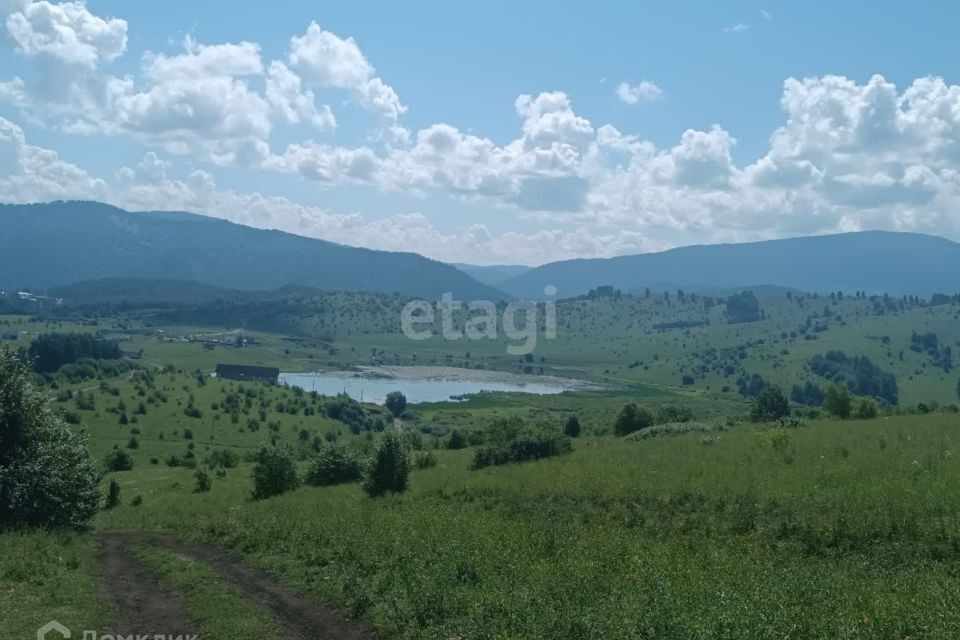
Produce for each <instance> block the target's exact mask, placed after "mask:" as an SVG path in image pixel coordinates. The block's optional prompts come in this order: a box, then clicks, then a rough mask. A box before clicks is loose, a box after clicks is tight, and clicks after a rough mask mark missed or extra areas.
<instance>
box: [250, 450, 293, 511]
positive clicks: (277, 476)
mask: <svg viewBox="0 0 960 640" xmlns="http://www.w3.org/2000/svg"><path fill="white" fill-rule="evenodd" d="M298 486H300V479H299V478H298V477H297V465H296V460H295V458H294V456H293V452H292V451H291V450H290V449H289V448H287V447H282V446H275V447H271V448H266V447H263V448H261V449H260V451H258V452H257V457H256V464H255V465H254V467H253V498H254V499H255V500H262V499H264V498H270V497H272V496H278V495H280V494H281V493H286V492H287V491H291V490H293V489H296V488H297V487H298Z"/></svg>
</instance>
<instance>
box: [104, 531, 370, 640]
mask: <svg viewBox="0 0 960 640" xmlns="http://www.w3.org/2000/svg"><path fill="white" fill-rule="evenodd" d="M102 538H103V549H104V552H103V560H104V567H105V568H106V570H107V574H108V575H107V578H108V584H110V585H111V592H113V594H114V598H115V600H116V601H117V604H118V606H119V607H120V608H121V610H123V609H126V608H127V607H126V606H125V605H126V603H128V602H129V600H128V599H127V598H128V594H129V593H131V592H136V591H138V590H139V591H144V590H145V591H147V592H149V594H150V595H151V597H156V594H157V588H156V579H151V578H150V577H149V576H147V577H146V578H145V577H144V575H143V573H142V570H141V571H140V573H137V572H136V568H135V567H132V566H131V565H137V564H138V563H136V559H135V558H133V557H132V556H131V555H130V554H129V553H128V552H126V551H125V550H124V547H125V545H126V544H146V545H149V546H154V547H158V548H161V549H166V550H168V551H172V552H173V553H176V554H178V555H180V556H183V557H187V558H190V559H192V560H197V561H200V562H203V563H205V564H206V565H208V566H209V567H210V568H212V569H214V570H216V571H217V572H219V573H220V574H221V576H222V577H223V579H224V581H225V582H227V583H229V584H231V585H233V586H234V587H236V588H237V589H239V591H240V593H241V595H242V596H243V597H244V598H245V599H247V600H248V601H250V602H253V603H254V604H257V605H260V606H262V607H264V608H266V609H269V610H270V611H272V612H273V614H274V615H275V616H276V617H277V619H278V620H279V621H280V623H281V624H282V625H283V626H284V627H285V628H286V629H287V630H288V631H289V634H288V635H286V636H285V638H289V639H291V640H372V639H373V638H375V636H374V635H373V634H372V633H371V632H369V631H368V630H367V629H365V628H364V627H363V626H362V625H361V624H360V623H358V622H356V621H353V620H349V619H347V618H344V617H343V616H342V615H341V614H339V613H338V612H336V611H335V610H333V609H332V608H329V607H325V606H323V605H321V604H318V603H316V602H313V601H311V600H307V599H306V598H304V597H303V596H301V595H299V594H297V593H296V592H294V591H292V590H291V589H288V588H287V587H284V586H282V585H280V584H279V583H277V581H276V580H274V579H273V578H271V577H270V576H269V575H267V574H266V573H265V572H263V571H261V570H259V569H255V568H253V567H251V566H250V565H248V564H246V563H244V562H242V561H241V560H240V559H238V558H237V557H235V556H233V555H231V554H229V553H226V552H224V551H221V550H220V549H217V548H215V547H211V546H208V545H202V544H195V543H188V542H183V541H181V540H179V539H178V538H176V537H174V536H172V535H169V534H166V533H153V532H144V533H140V532H130V533H127V532H123V533H119V532H118V533H105V534H103V535H102ZM111 556H120V557H121V558H120V559H118V558H112V557H111ZM123 558H125V560H124V559H123ZM111 564H112V565H114V567H113V576H114V578H122V577H123V575H124V574H123V571H118V569H120V570H123V569H126V570H127V571H131V573H132V575H129V576H128V584H127V585H125V586H124V588H123V589H124V593H116V591H117V590H116V589H114V588H113V587H112V584H113V583H114V582H115V580H111V579H110V578H111V576H110V574H111ZM124 565H126V566H124ZM144 586H146V589H144ZM170 597H171V598H172V601H171V602H170V603H168V604H173V603H174V602H175V603H176V604H177V605H178V606H179V608H178V609H177V610H176V611H174V610H173V609H171V608H170V607H164V606H162V605H163V604H164V603H163V600H164V598H163V597H161V598H158V602H157V604H158V605H161V607H160V608H161V609H163V608H166V609H167V613H168V615H169V614H176V615H180V614H182V612H183V606H182V605H183V603H182V597H180V596H179V595H177V594H172V595H171V596H170ZM125 599H127V600H125ZM152 609H153V607H151V606H147V607H141V608H139V609H136V611H137V615H139V614H140V612H141V611H142V612H143V614H144V616H145V617H144V618H143V619H142V621H141V620H133V622H136V625H137V626H139V628H140V629H145V628H147V627H146V624H147V623H148V622H150V620H151V619H150V618H149V616H151V615H152V614H153V611H152ZM177 619H178V618H176V617H166V618H163V620H164V621H165V622H164V624H166V625H167V626H171V625H172V624H173V622H172V621H173V620H177ZM123 622H125V623H126V622H131V621H130V620H127V621H123ZM141 622H143V624H141ZM158 628H161V627H158ZM164 632H166V631H164ZM166 633H169V632H166ZM183 633H186V631H184V632H183ZM174 635H176V634H174Z"/></svg>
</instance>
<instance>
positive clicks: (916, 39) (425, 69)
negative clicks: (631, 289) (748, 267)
mask: <svg viewBox="0 0 960 640" xmlns="http://www.w3.org/2000/svg"><path fill="white" fill-rule="evenodd" d="M957 14H958V10H957V9H956V8H955V7H954V5H953V4H951V3H932V2H931V3H923V4H922V5H919V6H918V5H915V4H906V3H894V2H890V3H875V2H872V3H871V2H844V3H832V2H803V3H798V2H777V1H773V2H646V3H640V2H637V3H626V2H591V3H588V4H580V5H572V4H571V5H569V6H567V7H558V6H557V5H556V3H532V2H531V3H507V2H500V1H495V2H484V3H473V4H471V5H467V4H466V3H451V2H435V1H430V2H416V3H413V2H410V3H405V2H393V3H363V2H283V3H259V2H257V3H253V2H251V3H235V2H234V3H226V2H215V1H204V2H197V1H196V0H194V1H192V2H184V1H181V0H171V1H167V2H164V3H154V2H135V3H132V2H129V1H124V2H120V1H117V0H109V1H107V0H102V1H101V0H90V1H89V2H87V3H86V4H82V3H57V2H30V1H28V0H0V17H2V18H3V22H4V24H3V25H2V26H3V27H6V29H5V33H3V34H2V35H3V37H2V39H0V42H2V43H3V47H2V49H0V118H2V119H3V121H2V122H3V123H4V127H0V143H2V142H3V140H4V137H5V138H6V139H7V140H8V143H7V144H6V145H3V144H0V199H2V200H5V201H34V200H46V199H54V198H94V199H101V200H106V201H110V202H113V203H115V204H118V205H120V206H125V207H128V208H131V209H137V210H143V209H159V208H181V209H188V210H192V211H198V212H201V213H206V214H209V215H216V216H220V217H226V218H229V219H232V220H235V221H238V222H243V223H245V224H251V225H254V226H263V227H275V228H281V229H284V230H288V231H292V232H296V233H301V234H305V235H312V236H316V237H323V238H327V239H331V240H335V241H338V242H345V243H349V244H357V245H364V246H372V247H377V248H385V249H399V250H414V251H418V252H422V253H424V254H426V255H429V256H431V257H436V258H438V259H444V260H452V261H470V262H476V263H506V262H509V263H526V264H536V263H541V262H545V261H549V260H554V259H562V258H570V257H581V256H596V255H614V254H618V253H631V252H638V251H648V250H657V249H662V248H666V247H670V246H676V245H681V244H689V243H695V242H717V241H739V240H750V239H756V238H767V237H779V236H785V235H797V234H802V233H828V232H833V231H840V230H856V229H864V228H889V229H903V230H917V231H925V232H933V233H940V234H943V235H948V236H951V237H958V236H960V224H957V219H956V215H955V214H954V211H956V210H957V209H956V204H958V198H960V195H958V194H960V187H958V184H960V179H958V178H957V175H958V171H960V166H958V164H960V154H958V153H957V144H958V142H960V141H957V140H956V137H957V132H960V91H958V90H957V87H955V86H954V83H956V82H958V80H960V79H958V70H957V69H956V67H957V66H958V62H957V55H956V52H955V51H954V50H953V49H954V48H955V47H954V45H953V44H952V43H953V41H954V40H955V38H954V37H953V35H954V34H953V33H952V29H953V26H954V25H955V24H956V23H957V20H956V19H957V17H958V15H957ZM311 25H312V26H311ZM298 43H299V44H298ZM524 96H526V97H524ZM4 128H5V130H6V134H4V133H3V130H4ZM4 154H5V155H6V158H4Z"/></svg>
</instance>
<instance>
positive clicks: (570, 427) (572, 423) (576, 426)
mask: <svg viewBox="0 0 960 640" xmlns="http://www.w3.org/2000/svg"><path fill="white" fill-rule="evenodd" d="M563 432H564V433H565V434H566V435H567V436H568V437H570V438H579V437H580V418H578V417H577V416H576V414H574V415H572V416H570V417H569V418H567V423H566V424H565V425H564V427H563Z"/></svg>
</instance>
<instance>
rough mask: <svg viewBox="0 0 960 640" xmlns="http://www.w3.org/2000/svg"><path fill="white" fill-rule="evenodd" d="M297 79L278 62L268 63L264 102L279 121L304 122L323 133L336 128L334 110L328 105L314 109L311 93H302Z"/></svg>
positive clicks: (298, 78) (300, 83)
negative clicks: (267, 103) (265, 100)
mask: <svg viewBox="0 0 960 640" xmlns="http://www.w3.org/2000/svg"><path fill="white" fill-rule="evenodd" d="M302 84H303V83H302V82H301V80H300V76H298V75H297V74H295V73H293V72H292V71H290V69H289V68H288V67H287V65H285V64H283V63H282V62H279V61H276V60H275V61H273V62H272V63H270V69H269V70H268V72H267V91H266V96H267V101H268V102H269V103H270V105H271V106H272V107H273V109H274V111H275V113H276V114H277V116H278V118H279V119H280V120H281V121H282V122H284V123H286V124H291V125H292V124H299V123H301V122H307V123H309V124H312V125H313V126H314V127H316V128H317V129H320V130H321V131H325V130H328V129H334V128H336V126H337V121H336V118H334V116H333V111H332V110H331V109H330V107H329V106H328V105H323V106H322V107H317V102H316V97H315V96H314V95H313V92H312V91H309V90H308V91H304V89H303V86H302Z"/></svg>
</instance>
